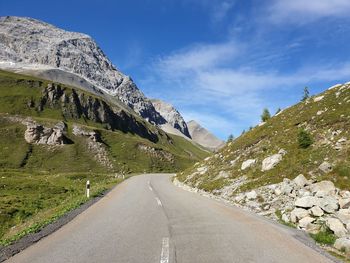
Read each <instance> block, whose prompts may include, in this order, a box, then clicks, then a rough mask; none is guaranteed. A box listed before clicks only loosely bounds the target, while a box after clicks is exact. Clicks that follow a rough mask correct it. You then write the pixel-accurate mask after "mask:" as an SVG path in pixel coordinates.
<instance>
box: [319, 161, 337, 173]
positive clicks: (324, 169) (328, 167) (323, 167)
mask: <svg viewBox="0 0 350 263" xmlns="http://www.w3.org/2000/svg"><path fill="white" fill-rule="evenodd" d="M318 169H320V170H321V171H322V172H324V173H329V172H331V171H332V170H333V166H332V165H331V164H330V163H329V162H326V161H325V162H323V163H321V165H320V166H319V167H318Z"/></svg>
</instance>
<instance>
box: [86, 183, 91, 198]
mask: <svg viewBox="0 0 350 263" xmlns="http://www.w3.org/2000/svg"><path fill="white" fill-rule="evenodd" d="M86 197H87V198H89V197H90V180H87V181H86Z"/></svg>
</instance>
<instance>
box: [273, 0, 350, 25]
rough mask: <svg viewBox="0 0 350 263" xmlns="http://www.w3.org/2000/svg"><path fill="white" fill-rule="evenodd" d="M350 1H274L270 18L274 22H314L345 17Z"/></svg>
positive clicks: (349, 8) (349, 7)
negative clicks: (320, 19) (325, 18)
mask: <svg viewBox="0 0 350 263" xmlns="http://www.w3.org/2000/svg"><path fill="white" fill-rule="evenodd" d="M349 11H350V1H349V0H308V1H305V0H293V1H285V0H273V2H272V5H271V6H269V13H270V14H269V18H270V19H271V20H272V21H274V22H287V23H288V22H297V23H305V22H312V21H314V20H317V19H319V18H323V17H345V16H348V14H349Z"/></svg>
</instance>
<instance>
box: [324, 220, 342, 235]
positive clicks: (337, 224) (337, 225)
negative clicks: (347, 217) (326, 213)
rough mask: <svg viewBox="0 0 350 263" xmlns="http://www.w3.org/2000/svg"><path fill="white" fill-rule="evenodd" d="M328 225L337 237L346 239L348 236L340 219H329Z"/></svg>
mask: <svg viewBox="0 0 350 263" xmlns="http://www.w3.org/2000/svg"><path fill="white" fill-rule="evenodd" d="M326 225H327V226H328V227H329V229H330V230H332V231H333V233H334V234H335V235H336V236H337V237H344V236H346V234H347V230H346V229H345V227H344V225H343V223H342V222H341V221H340V220H339V219H338V218H327V219H326Z"/></svg>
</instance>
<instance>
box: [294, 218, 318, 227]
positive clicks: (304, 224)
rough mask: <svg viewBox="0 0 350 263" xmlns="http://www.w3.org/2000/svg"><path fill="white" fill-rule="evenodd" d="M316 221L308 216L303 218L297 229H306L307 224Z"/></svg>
mask: <svg viewBox="0 0 350 263" xmlns="http://www.w3.org/2000/svg"><path fill="white" fill-rule="evenodd" d="M315 220H316V219H315V218H313V217H310V216H307V217H304V218H302V219H300V220H299V223H298V227H300V228H306V227H307V225H308V224H311V223H312V222H314V221H315Z"/></svg>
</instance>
